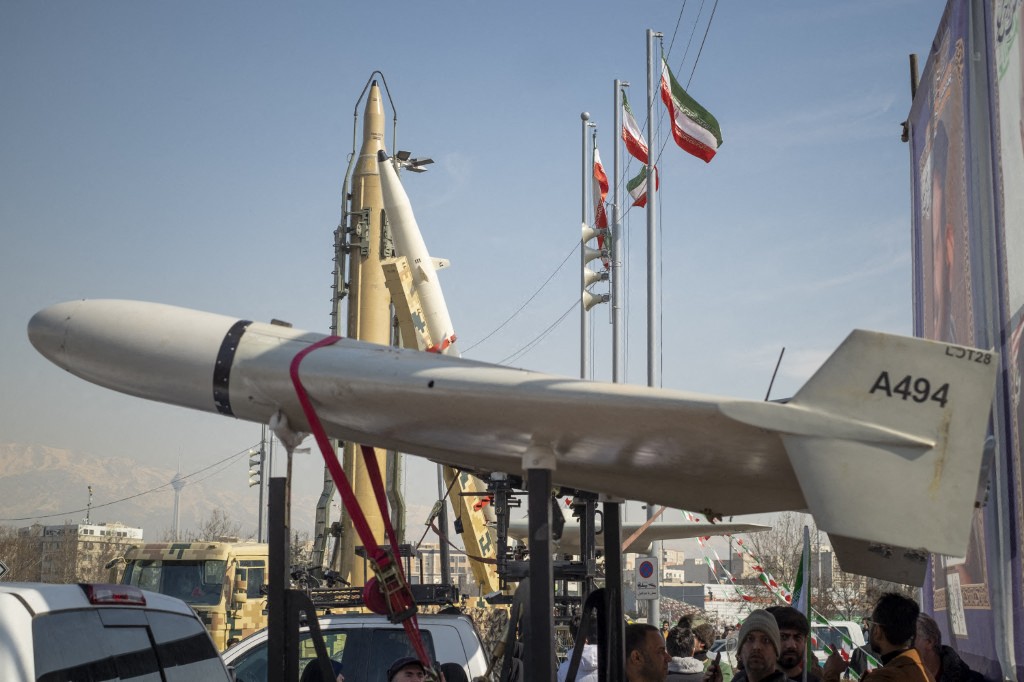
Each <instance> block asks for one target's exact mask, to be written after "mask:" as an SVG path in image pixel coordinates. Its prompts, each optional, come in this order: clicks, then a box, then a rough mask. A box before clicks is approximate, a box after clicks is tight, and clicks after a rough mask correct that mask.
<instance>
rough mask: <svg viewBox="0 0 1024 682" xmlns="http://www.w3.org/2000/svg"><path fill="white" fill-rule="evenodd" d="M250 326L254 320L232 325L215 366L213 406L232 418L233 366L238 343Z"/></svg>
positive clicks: (218, 353)
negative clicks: (231, 388)
mask: <svg viewBox="0 0 1024 682" xmlns="http://www.w3.org/2000/svg"><path fill="white" fill-rule="evenodd" d="M250 324H252V320H239V321H238V322H235V323H234V324H233V325H231V329H229V330H228V333H227V334H225V335H224V340H223V341H221V343H220V350H219V351H217V364H215V365H214V366H213V404H214V405H216V406H217V411H218V412H220V413H221V414H226V415H230V416H232V417H234V416H235V413H234V412H232V411H231V395H230V393H229V391H228V387H229V385H230V383H231V365H232V364H233V363H234V362H235V351H236V350H238V342H239V340H240V339H241V338H242V334H244V333H245V330H246V328H247V327H248V326H249V325H250Z"/></svg>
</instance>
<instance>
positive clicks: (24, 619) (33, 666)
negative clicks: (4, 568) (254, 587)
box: [0, 583, 231, 682]
mask: <svg viewBox="0 0 1024 682" xmlns="http://www.w3.org/2000/svg"><path fill="white" fill-rule="evenodd" d="M94 679H95V680H121V679H125V680H127V679H131V680H133V681H139V680H167V681H168V682H195V681H196V680H211V681H212V682H217V681H221V682H229V681H230V680H231V677H230V675H229V673H228V670H227V668H226V667H225V666H224V663H223V662H222V661H221V659H220V656H219V654H218V653H217V650H216V649H215V648H214V646H213V641H212V640H211V639H210V635H209V634H207V632H206V628H204V627H203V623H202V621H200V620H199V618H198V617H197V616H196V614H195V612H193V611H192V609H190V608H189V607H188V606H186V605H185V604H184V602H182V601H181V600H180V599H174V598H173V597H168V596H166V595H162V594H157V593H155V592H145V591H143V590H140V589H138V588H137V587H132V586H130V585H101V584H81V585H52V584H43V583H0V680H4V682H36V680H94Z"/></svg>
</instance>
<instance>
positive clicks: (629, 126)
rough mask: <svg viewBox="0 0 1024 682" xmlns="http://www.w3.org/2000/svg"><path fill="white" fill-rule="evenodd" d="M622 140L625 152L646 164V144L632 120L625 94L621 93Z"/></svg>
mask: <svg viewBox="0 0 1024 682" xmlns="http://www.w3.org/2000/svg"><path fill="white" fill-rule="evenodd" d="M622 140H623V141H624V142H625V143H626V151H628V152H629V153H630V154H631V155H632V156H633V158H635V159H638V160H640V161H643V162H644V163H647V142H646V141H645V140H644V136H643V133H641V132H640V126H638V125H637V124H636V119H635V118H633V110H632V109H630V108H629V100H627V99H626V93H625V92H623V93H622Z"/></svg>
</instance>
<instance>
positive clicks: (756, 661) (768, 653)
mask: <svg viewBox="0 0 1024 682" xmlns="http://www.w3.org/2000/svg"><path fill="white" fill-rule="evenodd" d="M781 649H782V644H781V641H780V638H779V626H778V624H777V623H776V622H775V618H774V617H773V616H772V614H770V613H768V612H767V611H765V610H764V609H758V610H756V611H751V613H750V615H749V616H747V619H746V620H745V621H743V625H741V626H740V635H739V649H738V650H737V657H738V658H739V661H740V664H741V666H742V667H743V670H741V671H740V672H738V673H737V674H736V675H735V677H733V678H732V679H733V682H744V681H746V682H788V680H787V679H786V673H784V672H782V671H781V670H779V667H778V662H779V652H780V651H781Z"/></svg>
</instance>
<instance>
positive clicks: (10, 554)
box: [0, 526, 42, 582]
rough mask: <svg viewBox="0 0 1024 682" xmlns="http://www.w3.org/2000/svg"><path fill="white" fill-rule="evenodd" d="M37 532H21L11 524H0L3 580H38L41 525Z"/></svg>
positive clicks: (0, 554) (0, 557)
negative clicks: (4, 566)
mask: <svg viewBox="0 0 1024 682" xmlns="http://www.w3.org/2000/svg"><path fill="white" fill-rule="evenodd" d="M37 528H38V529H39V532H38V533H35V534H32V533H31V532H25V533H21V532H19V531H18V529H17V528H14V527H12V526H0V561H3V562H4V564H5V565H6V566H7V569H8V571H7V573H6V574H5V575H4V576H3V578H0V580H4V581H22V582H38V581H39V579H40V574H39V568H40V560H41V558H42V557H41V537H42V536H41V532H42V531H41V528H42V527H41V526H38V527H37Z"/></svg>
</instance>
